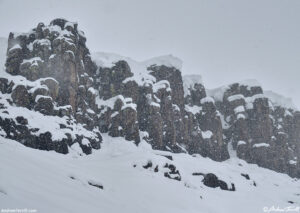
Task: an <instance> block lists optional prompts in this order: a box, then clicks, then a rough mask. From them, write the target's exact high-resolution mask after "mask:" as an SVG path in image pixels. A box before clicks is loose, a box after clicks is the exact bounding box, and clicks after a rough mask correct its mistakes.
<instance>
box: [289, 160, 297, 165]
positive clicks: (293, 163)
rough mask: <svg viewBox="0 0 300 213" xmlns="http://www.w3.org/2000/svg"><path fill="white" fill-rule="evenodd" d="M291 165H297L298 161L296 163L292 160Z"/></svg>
mask: <svg viewBox="0 0 300 213" xmlns="http://www.w3.org/2000/svg"><path fill="white" fill-rule="evenodd" d="M289 164H291V165H297V161H295V160H290V161H289Z"/></svg>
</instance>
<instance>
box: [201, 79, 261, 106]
mask: <svg viewBox="0 0 300 213" xmlns="http://www.w3.org/2000/svg"><path fill="white" fill-rule="evenodd" d="M235 83H238V84H239V85H243V86H246V87H248V88H247V89H248V90H250V89H251V87H260V86H261V84H260V83H259V82H258V81H257V80H255V79H248V80H242V81H238V82H233V83H231V84H228V85H225V86H221V87H218V88H215V89H207V90H206V92H207V95H209V96H211V97H213V98H214V99H215V100H216V101H223V97H224V93H225V92H226V90H228V89H229V88H230V85H232V84H235Z"/></svg>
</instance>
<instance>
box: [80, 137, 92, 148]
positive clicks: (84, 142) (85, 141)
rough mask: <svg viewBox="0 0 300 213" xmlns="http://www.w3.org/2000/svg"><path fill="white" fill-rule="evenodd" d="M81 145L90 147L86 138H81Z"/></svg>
mask: <svg viewBox="0 0 300 213" xmlns="http://www.w3.org/2000/svg"><path fill="white" fill-rule="evenodd" d="M81 143H82V145H85V146H89V145H90V142H89V140H88V139H86V138H83V139H82V141H81Z"/></svg>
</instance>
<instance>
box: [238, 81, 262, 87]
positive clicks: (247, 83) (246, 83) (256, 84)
mask: <svg viewBox="0 0 300 213" xmlns="http://www.w3.org/2000/svg"><path fill="white" fill-rule="evenodd" d="M236 83H238V84H240V85H243V86H247V87H248V89H250V88H251V87H261V84H260V83H259V82H258V81H257V80H256V79H245V80H242V81H238V82H236Z"/></svg>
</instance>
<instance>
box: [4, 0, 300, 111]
mask: <svg viewBox="0 0 300 213" xmlns="http://www.w3.org/2000/svg"><path fill="white" fill-rule="evenodd" d="M56 17H64V18H66V19H69V20H70V21H76V22H78V24H79V28H80V29H81V30H83V31H84V32H85V34H86V36H87V39H88V41H87V45H88V47H89V48H90V50H91V51H102V52H114V53H118V54H121V55H125V56H129V57H131V58H133V59H136V60H145V59H147V58H151V57H154V56H159V55H164V54H173V55H175V56H177V57H179V58H181V59H182V60H183V63H184V66H183V74H200V75H202V77H203V80H204V84H205V86H206V87H208V88H214V87H218V86H221V85H224V84H228V83H232V82H234V81H239V80H243V79H249V78H254V79H257V80H258V81H259V82H260V83H261V84H262V85H263V87H264V89H266V90H269V89H271V90H273V91H275V92H278V93H280V94H283V95H285V96H287V97H292V98H293V100H294V102H295V103H296V105H297V107H298V108H300V1H299V0H248V1H244V0H236V1H233V0H226V1H225V0H221V1H213V0H206V1H204V0H91V1H88V0H81V1H79V0H47V1H42V0H27V1H26V0H19V1H15V0H0V20H1V21H0V36H1V37H7V36H8V34H9V32H10V31H17V32H23V31H28V30H29V29H31V28H33V27H35V26H36V25H37V24H38V22H41V21H42V22H44V23H46V24H48V23H49V22H50V20H52V19H54V18H56Z"/></svg>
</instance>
